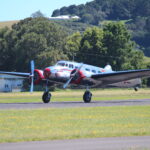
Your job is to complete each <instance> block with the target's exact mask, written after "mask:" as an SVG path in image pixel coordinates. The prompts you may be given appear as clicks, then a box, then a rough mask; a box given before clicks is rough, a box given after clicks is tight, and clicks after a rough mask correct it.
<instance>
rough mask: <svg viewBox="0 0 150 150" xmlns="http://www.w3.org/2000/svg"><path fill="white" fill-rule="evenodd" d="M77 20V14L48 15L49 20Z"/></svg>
mask: <svg viewBox="0 0 150 150" xmlns="http://www.w3.org/2000/svg"><path fill="white" fill-rule="evenodd" d="M72 19H73V20H79V19H80V17H79V16H70V15H63V16H57V17H50V18H49V20H72Z"/></svg>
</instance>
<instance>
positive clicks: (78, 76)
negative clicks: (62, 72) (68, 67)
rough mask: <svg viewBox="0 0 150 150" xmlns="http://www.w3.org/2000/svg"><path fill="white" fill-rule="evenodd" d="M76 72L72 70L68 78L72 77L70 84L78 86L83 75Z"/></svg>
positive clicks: (80, 72)
mask: <svg viewBox="0 0 150 150" xmlns="http://www.w3.org/2000/svg"><path fill="white" fill-rule="evenodd" d="M76 71H77V69H74V70H72V72H71V74H70V77H72V76H73V79H72V81H71V83H73V84H80V83H81V81H82V79H83V78H84V77H85V75H84V74H83V72H82V71H81V70H78V71H77V72H76ZM75 72H76V74H75V75H74V73H75Z"/></svg>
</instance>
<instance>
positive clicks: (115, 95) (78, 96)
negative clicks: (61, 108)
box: [0, 89, 150, 103]
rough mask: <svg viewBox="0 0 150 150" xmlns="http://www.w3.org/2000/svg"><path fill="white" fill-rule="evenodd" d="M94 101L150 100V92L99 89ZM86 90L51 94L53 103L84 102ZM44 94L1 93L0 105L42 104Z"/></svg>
mask: <svg viewBox="0 0 150 150" xmlns="http://www.w3.org/2000/svg"><path fill="white" fill-rule="evenodd" d="M91 91H92V94H93V97H92V100H97V101H101V100H128V99H149V98H150V90H149V89H140V90H139V91H138V92H135V91H134V90H131V89H104V90H103V89H97V90H91ZM83 93H84V90H64V91H56V92H51V94H52V99H51V101H83V100H82V97H83ZM42 94H43V92H34V93H32V94H31V93H29V92H23V93H0V103H26V102H42V100H41V97H42Z"/></svg>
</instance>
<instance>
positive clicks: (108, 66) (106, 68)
mask: <svg viewBox="0 0 150 150" xmlns="http://www.w3.org/2000/svg"><path fill="white" fill-rule="evenodd" d="M104 69H105V70H109V71H112V67H111V66H110V65H106V66H105V67H104Z"/></svg>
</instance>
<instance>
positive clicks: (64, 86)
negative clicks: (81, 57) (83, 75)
mask: <svg viewBox="0 0 150 150" xmlns="http://www.w3.org/2000/svg"><path fill="white" fill-rule="evenodd" d="M82 66H83V63H81V65H80V67H79V68H78V69H77V70H76V71H75V73H74V74H72V76H71V77H70V79H69V80H68V81H67V82H66V83H65V84H64V85H63V88H64V89H65V88H66V87H67V86H68V85H69V84H70V82H71V80H72V79H73V78H74V76H75V75H76V74H77V73H78V71H79V70H81V68H82Z"/></svg>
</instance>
